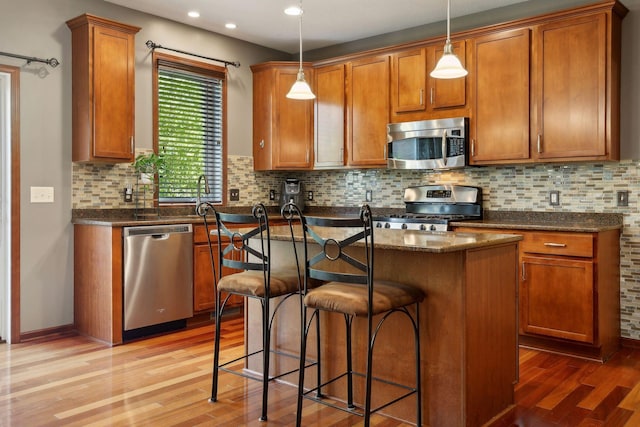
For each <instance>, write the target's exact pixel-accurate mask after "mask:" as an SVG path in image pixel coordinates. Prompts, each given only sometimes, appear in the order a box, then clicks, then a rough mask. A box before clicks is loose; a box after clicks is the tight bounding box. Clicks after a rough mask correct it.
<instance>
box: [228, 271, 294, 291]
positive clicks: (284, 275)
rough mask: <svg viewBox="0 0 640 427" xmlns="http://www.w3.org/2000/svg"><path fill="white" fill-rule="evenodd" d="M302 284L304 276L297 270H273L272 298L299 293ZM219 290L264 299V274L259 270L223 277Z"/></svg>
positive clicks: (270, 287)
mask: <svg viewBox="0 0 640 427" xmlns="http://www.w3.org/2000/svg"><path fill="white" fill-rule="evenodd" d="M299 283H302V274H301V273H298V272H297V271H296V269H295V268H292V269H271V283H270V285H269V289H270V296H271V297H277V296H281V295H286V294H289V293H292V292H298V284H299ZM218 290H220V291H222V292H232V293H234V294H239V295H247V296H256V297H264V296H265V285H264V273H263V272H262V271H257V270H247V271H241V272H239V273H234V274H228V275H226V276H223V277H222V278H221V279H220V281H219V282H218Z"/></svg>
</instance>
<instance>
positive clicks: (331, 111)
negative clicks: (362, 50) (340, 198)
mask: <svg viewBox="0 0 640 427" xmlns="http://www.w3.org/2000/svg"><path fill="white" fill-rule="evenodd" d="M314 73H315V94H316V104H315V116H314V117H315V142H314V143H315V153H314V154H315V155H314V164H315V166H316V167H331V166H344V111H345V93H344V86H345V83H344V65H343V64H339V65H328V66H325V67H319V68H316V69H315V70H314Z"/></svg>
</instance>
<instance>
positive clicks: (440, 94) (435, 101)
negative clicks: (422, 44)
mask: <svg viewBox="0 0 640 427" xmlns="http://www.w3.org/2000/svg"><path fill="white" fill-rule="evenodd" d="M452 46H453V53H455V54H456V56H457V57H458V59H459V60H460V62H461V63H462V66H463V67H465V68H466V49H467V45H466V42H465V41H464V40H460V41H457V42H453V43H452ZM443 53H444V43H441V44H438V45H436V46H431V47H429V49H428V59H427V71H428V72H427V87H428V89H429V90H428V92H429V93H428V94H427V96H428V99H429V100H428V102H429V109H431V110H439V109H442V108H447V109H448V108H455V107H464V106H465V104H466V103H467V91H466V83H467V77H461V78H458V79H434V78H433V77H431V75H430V74H429V73H431V71H432V70H433V69H434V68H435V67H436V64H437V63H438V61H439V60H440V58H442V54H443Z"/></svg>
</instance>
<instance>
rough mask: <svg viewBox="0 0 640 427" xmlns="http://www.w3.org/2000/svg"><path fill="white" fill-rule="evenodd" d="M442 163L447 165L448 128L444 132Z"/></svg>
mask: <svg viewBox="0 0 640 427" xmlns="http://www.w3.org/2000/svg"><path fill="white" fill-rule="evenodd" d="M442 164H443V165H444V166H446V165H447V130H446V129H445V130H444V131H443V132H442Z"/></svg>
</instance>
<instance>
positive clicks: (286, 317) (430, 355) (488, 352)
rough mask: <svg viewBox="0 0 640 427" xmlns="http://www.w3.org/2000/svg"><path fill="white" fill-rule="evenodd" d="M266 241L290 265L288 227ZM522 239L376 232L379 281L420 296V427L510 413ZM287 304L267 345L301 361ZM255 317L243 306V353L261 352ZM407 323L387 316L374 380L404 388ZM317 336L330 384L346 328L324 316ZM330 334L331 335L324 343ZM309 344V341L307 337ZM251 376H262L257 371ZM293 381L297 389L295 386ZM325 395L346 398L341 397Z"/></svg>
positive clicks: (295, 316) (402, 406) (409, 362)
mask: <svg viewBox="0 0 640 427" xmlns="http://www.w3.org/2000/svg"><path fill="white" fill-rule="evenodd" d="M326 231H327V232H328V233H330V232H332V230H330V229H329V230H326ZM271 238H272V240H273V242H272V263H273V264H274V265H284V264H290V263H292V262H293V259H294V258H293V255H292V253H293V251H292V244H291V241H290V240H291V237H290V233H289V229H288V227H286V226H279V227H278V226H276V227H272V229H271ZM520 240H521V237H520V236H516V235H507V234H485V233H455V232H437V233H433V232H422V231H410V230H384V229H376V230H375V260H376V265H375V269H376V270H375V276H376V277H377V278H380V279H388V280H395V281H399V282H404V283H407V284H411V285H414V286H416V287H419V288H420V289H422V290H423V291H424V292H425V294H426V298H425V300H424V301H423V302H422V304H421V307H420V327H421V353H422V354H421V359H422V360H421V369H422V387H423V402H422V405H423V414H424V415H423V421H424V423H425V424H426V425H430V426H480V425H483V424H486V423H487V422H488V421H490V420H492V419H494V418H495V417H498V416H499V415H500V414H502V413H504V412H505V411H508V410H509V409H510V408H512V407H513V404H514V384H515V383H516V382H517V379H518V342H517V331H518V325H517V283H518V279H517V274H518V266H517V262H518V242H519V241H520ZM301 253H302V252H301V251H298V254H299V255H301ZM287 304H288V305H284V306H283V308H284V310H283V311H282V312H281V313H280V315H279V317H278V318H277V319H278V320H277V324H276V325H275V327H274V333H273V337H272V343H273V344H274V345H275V346H276V347H277V348H279V349H280V350H284V351H289V352H293V353H297V352H298V346H299V344H298V342H299V329H298V328H297V325H298V324H299V311H298V309H297V307H296V304H297V303H296V302H295V300H294V299H292V300H289V301H288V302H287ZM259 312H260V309H259V306H258V305H257V304H256V303H254V302H253V301H249V302H248V303H247V310H246V311H245V315H246V317H247V318H246V328H247V333H246V335H245V336H246V344H247V346H248V347H249V349H256V348H259V345H260V338H259V337H260V336H261V334H260V333H259V331H260V314H259ZM361 320H362V319H357V321H356V322H355V325H354V348H355V349H359V348H364V346H365V343H364V342H363V337H364V336H365V334H364V333H363V331H364V329H363V328H364V327H365V322H364V321H361ZM405 322H406V319H405V318H404V317H400V316H398V317H396V318H394V317H393V316H392V317H391V318H389V319H388V320H387V322H386V323H385V325H384V327H383V329H382V330H381V332H380V334H379V335H378V338H377V342H376V349H375V353H374V372H375V374H374V375H378V376H382V377H384V378H387V379H389V380H394V381H398V382H404V383H409V384H410V383H411V382H412V375H413V368H412V366H413V363H414V360H413V341H412V339H411V334H410V332H409V326H408V325H407V324H406V323H405ZM321 327H322V328H324V331H325V333H323V341H322V343H321V346H322V360H323V373H324V375H326V376H327V377H328V376H329V375H331V374H332V373H334V372H335V371H340V370H341V369H342V367H343V362H344V344H343V343H344V322H343V319H342V317H341V315H335V314H326V313H323V316H322V317H321ZM327 329H328V330H330V331H332V332H331V333H330V334H327V333H326V331H327ZM327 336H329V337H330V338H329V339H327V338H326V337H327ZM309 342H310V343H312V342H314V341H313V338H311V337H310V340H309ZM310 347H312V348H310V349H309V354H310V357H314V355H315V349H314V348H313V347H314V346H313V345H310ZM356 353H357V355H356V359H355V362H354V363H355V364H356V369H357V370H360V371H362V370H364V366H363V362H364V361H363V357H362V354H361V352H359V351H358V350H356ZM292 363H294V362H292ZM289 367H291V365H288V361H287V359H284V360H282V358H278V361H277V363H274V365H273V366H272V369H274V370H275V371H278V372H283V371H284V370H285V369H287V368H289ZM247 368H248V369H250V370H255V371H259V370H260V368H259V366H258V365H257V364H255V365H254V364H250V365H249V366H248V367H247ZM313 377H314V374H313V373H311V374H308V375H307V379H309V381H313ZM291 381H292V382H293V383H295V377H292V378H291ZM307 384H308V385H309V384H310V383H307ZM375 386H376V387H378V384H375ZM323 390H324V392H325V393H328V394H329V395H332V396H336V397H337V398H340V397H342V389H341V388H338V387H334V388H331V387H329V388H327V389H323ZM388 392H389V390H387V389H386V388H384V387H381V388H377V389H374V393H373V396H374V405H375V400H376V399H377V398H378V397H380V398H382V397H383V396H382V395H384V394H386V393H388ZM358 393H360V394H358ZM361 393H362V386H361V385H360V384H358V387H356V401H361V396H362V394H361ZM414 402H415V401H414V400H412V399H406V400H405V401H401V402H399V403H397V404H395V405H392V406H390V407H388V408H386V409H385V410H384V412H385V413H386V414H388V415H390V416H393V417H397V418H399V419H402V420H406V421H408V422H414V421H413V418H412V417H413V416H414V414H415V411H414V409H413V405H414V404H415V403H414Z"/></svg>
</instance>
